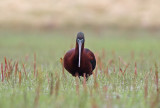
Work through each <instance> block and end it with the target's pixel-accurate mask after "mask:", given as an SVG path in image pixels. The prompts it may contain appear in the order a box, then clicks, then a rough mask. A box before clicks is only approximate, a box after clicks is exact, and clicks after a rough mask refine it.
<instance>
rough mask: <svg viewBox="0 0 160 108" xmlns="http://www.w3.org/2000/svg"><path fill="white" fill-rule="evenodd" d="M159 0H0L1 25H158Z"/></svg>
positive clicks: (149, 26) (134, 27) (31, 26)
mask: <svg viewBox="0 0 160 108" xmlns="http://www.w3.org/2000/svg"><path fill="white" fill-rule="evenodd" d="M159 6H160V1H159V0H98V1H97V0H76V1H73V0H1V1H0V13H1V16H0V27H1V28H6V27H9V28H14V29H15V28H28V29H31V28H32V29H33V28H36V29H37V28H38V29H39V28H41V29H51V30H53V29H57V28H61V29H62V28H73V27H81V28H84V27H94V28H105V27H107V28H123V29H140V28H145V29H152V30H157V29H159V28H160V20H159V19H160V14H159V11H160V7H159Z"/></svg>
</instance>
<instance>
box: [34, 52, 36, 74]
mask: <svg viewBox="0 0 160 108" xmlns="http://www.w3.org/2000/svg"><path fill="white" fill-rule="evenodd" d="M35 76H36V53H34V77H35Z"/></svg>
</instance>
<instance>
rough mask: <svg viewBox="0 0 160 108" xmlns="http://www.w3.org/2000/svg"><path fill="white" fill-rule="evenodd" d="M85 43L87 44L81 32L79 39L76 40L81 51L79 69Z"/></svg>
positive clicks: (78, 35)
mask: <svg viewBox="0 0 160 108" xmlns="http://www.w3.org/2000/svg"><path fill="white" fill-rule="evenodd" d="M84 42H85V38H84V34H83V33H82V32H79V33H78V34H77V39H76V43H77V45H78V51H79V61H78V67H80V61H81V51H82V49H83V47H84Z"/></svg>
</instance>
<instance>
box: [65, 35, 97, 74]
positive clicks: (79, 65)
mask: <svg viewBox="0 0 160 108" xmlns="http://www.w3.org/2000/svg"><path fill="white" fill-rule="evenodd" d="M83 35H84V34H83V33H82V32H80V33H78V35H77V41H76V47H75V48H73V49H71V50H69V51H68V52H67V53H66V54H65V56H64V67H65V69H66V70H67V71H68V72H69V73H71V74H72V75H73V76H84V73H85V74H86V77H88V76H90V75H91V74H92V72H93V70H94V69H95V66H96V59H95V56H94V54H93V53H92V52H91V51H90V50H89V49H87V48H84V36H83ZM81 41H82V42H81ZM80 42H81V43H80Z"/></svg>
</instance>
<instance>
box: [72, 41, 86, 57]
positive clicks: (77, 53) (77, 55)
mask: <svg viewBox="0 0 160 108" xmlns="http://www.w3.org/2000/svg"><path fill="white" fill-rule="evenodd" d="M83 50H84V43H83V44H82V47H81V57H82V53H83ZM74 56H75V58H77V59H78V57H79V46H78V43H76V47H75V55H74Z"/></svg>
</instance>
